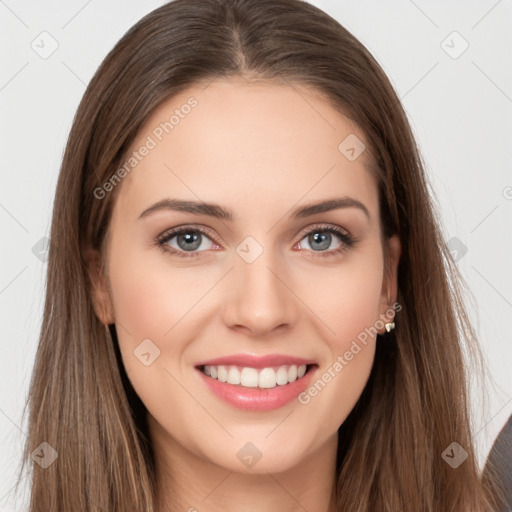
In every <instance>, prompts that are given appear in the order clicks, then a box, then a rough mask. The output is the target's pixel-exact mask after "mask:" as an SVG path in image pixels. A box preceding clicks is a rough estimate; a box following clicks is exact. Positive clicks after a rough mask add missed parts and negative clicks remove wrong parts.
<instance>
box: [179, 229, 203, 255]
mask: <svg viewBox="0 0 512 512" xmlns="http://www.w3.org/2000/svg"><path fill="white" fill-rule="evenodd" d="M200 237H201V235H200V234H199V233H192V234H191V233H185V234H181V235H178V245H179V246H180V248H181V249H184V250H185V251H192V250H194V249H197V248H198V247H199V246H200V245H201V241H200ZM181 241H184V242H185V244H183V245H182V244H181V243H180V242H181Z"/></svg>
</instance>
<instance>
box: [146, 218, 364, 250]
mask: <svg viewBox="0 0 512 512" xmlns="http://www.w3.org/2000/svg"><path fill="white" fill-rule="evenodd" d="M333 235H334V238H335V239H336V238H337V239H338V240H339V243H338V245H337V246H336V247H335V248H334V249H331V250H326V249H328V248H329V247H330V246H331V244H332V242H333ZM301 236H302V238H301V239H300V240H299V242H298V243H297V244H296V246H298V247H299V250H300V251H302V250H304V249H307V250H308V252H312V253H316V254H314V256H320V257H329V256H336V255H339V254H340V253H342V252H344V251H346V250H348V249H349V248H350V247H353V246H354V245H355V244H356V240H355V239H354V238H353V237H352V236H351V235H350V234H349V233H348V232H347V231H345V230H343V229H341V228H339V227H337V226H333V225H322V226H316V227H315V228H313V229H309V230H308V231H306V232H303V233H302V235H301ZM174 239H175V240H174ZM303 241H305V243H304V242H303ZM155 243H156V245H157V246H158V247H160V248H161V249H162V250H163V251H165V252H167V253H170V254H171V255H176V256H178V257H180V258H193V257H197V256H199V255H198V253H200V252H203V251H205V250H208V249H214V250H217V249H219V248H220V246H219V245H218V244H216V243H215V242H213V241H212V237H211V235H210V232H209V230H207V229H206V228H204V227H202V226H182V227H177V228H173V229H170V230H169V231H166V232H165V233H163V234H162V235H160V236H159V237H157V238H156V240H155Z"/></svg>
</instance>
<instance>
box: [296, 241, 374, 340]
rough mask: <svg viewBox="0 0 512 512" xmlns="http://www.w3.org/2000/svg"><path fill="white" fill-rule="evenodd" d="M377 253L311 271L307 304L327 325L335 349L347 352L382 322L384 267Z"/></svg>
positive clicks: (327, 333)
mask: <svg viewBox="0 0 512 512" xmlns="http://www.w3.org/2000/svg"><path fill="white" fill-rule="evenodd" d="M378 254H379V252H378V250H377V251H376V252H374V253H371V252H369V253H368V256H365V255H363V254H357V255H355V256H354V257H351V259H350V260H347V261H345V262H342V263H340V265H339V266H338V267H334V266H333V267H330V268H328V269H326V268H324V269H321V270H319V271H318V272H312V274H313V275H311V277H310V278H309V279H308V282H307V283H304V284H303V287H302V290H303V292H302V293H303V295H304V297H307V300H306V301H305V302H306V304H307V305H308V307H309V308H310V309H311V311H312V312H313V313H314V315H315V316H316V317H317V318H318V319H319V320H321V321H322V323H323V324H324V328H323V329H322V331H323V332H326V340H331V345H332V348H336V349H337V350H341V349H344V347H345V346H346V345H347V344H348V345H350V341H351V340H352V339H354V338H356V337H357V336H358V335H359V334H360V333H361V332H363V331H364V330H365V329H366V328H369V327H370V326H372V325H374V323H375V321H376V320H378V319H379V312H380V311H379V308H380V301H381V291H382V271H383V268H382V261H381V260H380V259H379V258H378V256H376V255H378Z"/></svg>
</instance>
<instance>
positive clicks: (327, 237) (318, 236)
mask: <svg viewBox="0 0 512 512" xmlns="http://www.w3.org/2000/svg"><path fill="white" fill-rule="evenodd" d="M311 239H312V240H313V242H312V241H311ZM330 242H331V234H330V233H315V234H314V235H310V240H309V244H310V245H311V247H313V246H314V244H315V243H320V244H321V245H320V247H317V248H318V249H328V248H329V245H330ZM313 248H314V247H313Z"/></svg>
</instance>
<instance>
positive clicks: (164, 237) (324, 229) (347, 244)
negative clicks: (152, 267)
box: [155, 224, 357, 258]
mask: <svg viewBox="0 0 512 512" xmlns="http://www.w3.org/2000/svg"><path fill="white" fill-rule="evenodd" d="M195 232H197V233H201V234H202V235H205V236H206V237H208V238H209V239H212V237H211V234H210V232H209V231H208V230H207V229H205V228H203V227H201V226H184V227H180V228H173V229H171V230H169V231H166V232H165V233H163V234H161V235H159V236H158V237H157V238H156V239H155V245H156V246H157V247H159V248H160V249H162V251H164V252H165V253H167V254H171V255H175V256H178V257H179V258H195V257H197V256H198V253H201V252H204V251H190V252H189V253H187V251H178V250H176V249H174V247H169V246H168V245H166V244H167V242H168V241H169V240H172V239H173V238H174V237H175V236H177V235H181V234H183V233H195ZM312 233H334V234H335V235H337V236H338V237H339V238H340V239H341V242H342V244H341V245H340V247H338V248H337V249H331V250H329V251H311V250H308V251H309V252H315V253H317V254H316V255H317V256H319V257H321V258H329V257H333V256H337V255H339V254H341V253H343V252H345V251H347V250H348V249H350V248H351V247H354V246H355V245H356V243H357V240H356V239H355V238H354V237H352V236H351V235H349V234H348V233H347V232H345V231H344V230H341V229H340V228H338V227H336V226H333V225H329V224H324V225H319V226H315V227H314V228H312V229H310V230H309V231H306V232H303V233H301V237H300V239H299V241H300V240H302V239H303V238H304V237H305V236H307V235H310V234H312ZM212 241H213V242H214V243H216V242H215V241H214V240H212Z"/></svg>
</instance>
